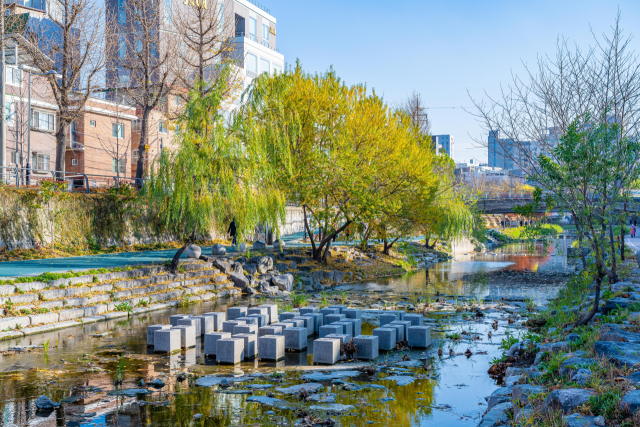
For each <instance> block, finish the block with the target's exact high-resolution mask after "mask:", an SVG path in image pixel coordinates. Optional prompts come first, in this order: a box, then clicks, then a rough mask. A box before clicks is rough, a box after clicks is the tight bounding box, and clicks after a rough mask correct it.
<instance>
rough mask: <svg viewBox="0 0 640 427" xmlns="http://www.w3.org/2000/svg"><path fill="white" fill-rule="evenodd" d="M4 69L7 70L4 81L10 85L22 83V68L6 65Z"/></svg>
mask: <svg viewBox="0 0 640 427" xmlns="http://www.w3.org/2000/svg"><path fill="white" fill-rule="evenodd" d="M5 70H7V73H6V74H7V77H6V79H7V80H6V82H7V83H9V84H10V85H18V86H20V84H21V83H22V70H20V69H18V68H13V67H6V68H5Z"/></svg>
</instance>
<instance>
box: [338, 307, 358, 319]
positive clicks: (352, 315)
mask: <svg viewBox="0 0 640 427" xmlns="http://www.w3.org/2000/svg"><path fill="white" fill-rule="evenodd" d="M342 314H344V315H345V316H347V319H362V310H360V309H359V308H345V309H344V310H342Z"/></svg>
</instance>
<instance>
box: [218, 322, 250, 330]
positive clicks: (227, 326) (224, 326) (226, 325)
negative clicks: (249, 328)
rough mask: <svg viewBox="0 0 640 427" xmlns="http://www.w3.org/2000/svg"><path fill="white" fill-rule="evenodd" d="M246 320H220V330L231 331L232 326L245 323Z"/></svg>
mask: <svg viewBox="0 0 640 427" xmlns="http://www.w3.org/2000/svg"><path fill="white" fill-rule="evenodd" d="M246 324H247V322H245V321H244V320H227V321H226V322H222V332H231V333H233V328H234V327H236V326H238V325H246Z"/></svg>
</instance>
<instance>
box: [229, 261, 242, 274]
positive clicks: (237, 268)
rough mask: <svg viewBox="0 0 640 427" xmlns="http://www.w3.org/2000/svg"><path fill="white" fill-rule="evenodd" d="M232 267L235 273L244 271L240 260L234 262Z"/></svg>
mask: <svg viewBox="0 0 640 427" xmlns="http://www.w3.org/2000/svg"><path fill="white" fill-rule="evenodd" d="M231 269H232V270H233V272H234V273H242V270H243V268H242V264H241V263H239V262H238V261H236V262H234V263H233V266H232V267H231Z"/></svg>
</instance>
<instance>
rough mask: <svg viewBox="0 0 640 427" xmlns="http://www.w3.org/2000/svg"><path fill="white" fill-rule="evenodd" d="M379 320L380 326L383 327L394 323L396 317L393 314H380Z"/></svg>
mask: <svg viewBox="0 0 640 427" xmlns="http://www.w3.org/2000/svg"><path fill="white" fill-rule="evenodd" d="M379 319H380V326H384V325H386V324H387V323H391V322H395V321H396V320H398V316H396V315H395V314H394V313H385V314H381V315H380V317H379Z"/></svg>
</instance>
